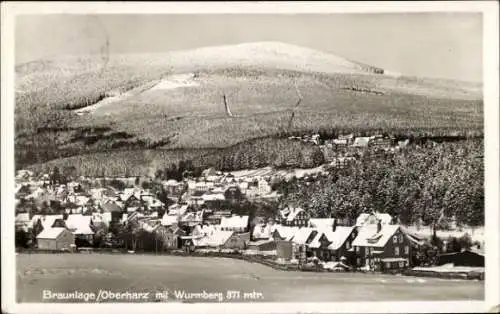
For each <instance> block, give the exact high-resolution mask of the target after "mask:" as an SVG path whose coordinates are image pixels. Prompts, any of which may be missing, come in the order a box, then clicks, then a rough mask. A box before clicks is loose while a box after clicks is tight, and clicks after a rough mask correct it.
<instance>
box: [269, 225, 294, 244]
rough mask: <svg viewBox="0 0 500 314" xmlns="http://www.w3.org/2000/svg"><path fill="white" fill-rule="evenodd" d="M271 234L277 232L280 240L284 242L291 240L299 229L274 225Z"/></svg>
mask: <svg viewBox="0 0 500 314" xmlns="http://www.w3.org/2000/svg"><path fill="white" fill-rule="evenodd" d="M273 229H274V230H273V232H277V233H278V234H279V236H280V237H281V238H283V239H284V240H285V241H290V240H292V238H293V236H294V235H295V233H296V232H297V231H298V230H299V227H289V226H282V225H275V227H274V228H273Z"/></svg>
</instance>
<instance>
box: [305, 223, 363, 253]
mask: <svg viewBox="0 0 500 314" xmlns="http://www.w3.org/2000/svg"><path fill="white" fill-rule="evenodd" d="M355 237H356V228H355V227H343V226H336V225H334V226H332V228H331V229H324V230H322V231H321V232H318V233H317V234H316V236H315V237H314V239H313V240H312V241H311V243H309V245H308V249H309V251H310V252H311V253H312V255H313V256H315V257H318V258H319V259H320V260H323V261H334V262H338V261H340V260H341V259H342V257H344V258H346V260H347V259H351V256H352V255H353V254H352V253H353V252H352V250H351V248H352V242H353V241H354V239H355Z"/></svg>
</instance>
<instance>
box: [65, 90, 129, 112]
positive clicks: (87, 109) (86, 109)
mask: <svg viewBox="0 0 500 314" xmlns="http://www.w3.org/2000/svg"><path fill="white" fill-rule="evenodd" d="M129 96H130V95H128V94H127V93H124V94H122V95H120V96H113V97H106V98H104V99H103V100H101V101H99V102H96V103H95V104H93V105H91V106H87V107H83V108H80V109H77V110H75V113H76V114H77V115H82V114H86V113H92V112H94V111H95V110H97V109H98V108H100V107H102V106H105V105H109V104H112V103H115V102H117V101H120V100H124V99H126V98H127V97H129Z"/></svg>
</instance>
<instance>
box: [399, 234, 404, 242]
mask: <svg viewBox="0 0 500 314" xmlns="http://www.w3.org/2000/svg"><path fill="white" fill-rule="evenodd" d="M399 243H403V235H399Z"/></svg>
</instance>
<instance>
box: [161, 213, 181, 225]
mask: <svg viewBox="0 0 500 314" xmlns="http://www.w3.org/2000/svg"><path fill="white" fill-rule="evenodd" d="M177 219H178V217H177V216H176V215H169V214H167V213H165V214H164V215H163V217H162V219H161V224H162V225H164V226H171V225H173V224H175V223H177Z"/></svg>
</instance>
